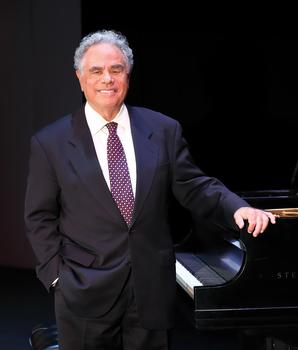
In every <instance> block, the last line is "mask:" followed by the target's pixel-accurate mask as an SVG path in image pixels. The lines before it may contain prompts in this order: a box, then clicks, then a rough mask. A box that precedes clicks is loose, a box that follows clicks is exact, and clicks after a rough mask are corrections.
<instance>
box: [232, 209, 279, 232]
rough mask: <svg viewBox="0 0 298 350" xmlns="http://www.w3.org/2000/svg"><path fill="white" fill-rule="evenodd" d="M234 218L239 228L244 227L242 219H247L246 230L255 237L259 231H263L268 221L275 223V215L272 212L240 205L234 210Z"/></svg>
mask: <svg viewBox="0 0 298 350" xmlns="http://www.w3.org/2000/svg"><path fill="white" fill-rule="evenodd" d="M234 219H235V222H236V224H237V226H238V227H239V228H240V229H242V228H243V227H244V220H247V221H248V228H247V231H248V232H249V233H251V234H252V235H253V236H254V237H257V236H258V235H259V234H260V233H262V232H264V230H265V229H266V228H267V226H268V224H269V221H270V222H271V224H275V223H276V220H275V216H274V215H273V214H272V213H270V212H267V211H264V210H261V209H256V208H251V207H242V208H239V209H238V210H236V212H235V214H234Z"/></svg>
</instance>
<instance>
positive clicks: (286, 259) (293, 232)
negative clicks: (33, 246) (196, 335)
mask: <svg viewBox="0 0 298 350" xmlns="http://www.w3.org/2000/svg"><path fill="white" fill-rule="evenodd" d="M241 195H242V196H243V197H244V198H246V199H247V201H248V202H250V203H251V204H252V205H254V206H257V207H260V208H263V209H266V208H270V209H272V208H288V207H293V208H297V207H298V195H297V191H255V192H249V193H242V194H241ZM277 203H278V205H277ZM297 247H298V216H295V215H293V211H290V216H289V217H281V218H278V220H277V224H276V225H270V226H269V227H268V229H267V230H266V232H265V233H263V234H262V235H260V236H258V237H257V238H254V237H252V236H251V235H249V234H248V233H247V232H246V230H241V232H240V237H238V239H237V233H236V232H229V231H226V230H225V229H223V228H218V227H210V225H205V224H204V223H197V225H196V227H195V228H194V230H193V232H192V234H190V235H189V237H188V238H187V239H186V240H185V241H184V242H183V243H182V244H180V245H178V246H177V253H176V258H177V263H176V266H177V282H178V284H179V285H180V286H181V288H180V289H181V290H182V293H181V291H180V293H179V295H180V296H181V295H183V294H185V295H183V297H182V299H183V300H182V299H180V301H179V302H181V303H182V304H181V305H183V306H182V307H183V308H186V309H188V311H186V310H184V311H186V313H188V316H190V315H191V316H190V317H193V322H194V325H195V327H196V328H198V329H216V328H218V329H221V328H237V327H238V328H254V327H285V326H286V327H287V326H296V325H298V254H297ZM181 269H182V270H181ZM185 271H186V273H189V274H190V275H191V276H192V277H193V278H191V279H190V280H188V278H189V276H186V275H184V272H185ZM196 280H197V283H195V281H196ZM196 284H197V285H196ZM183 292H184V293H183ZM185 292H186V293H185ZM181 305H180V306H181ZM191 309H192V310H191Z"/></svg>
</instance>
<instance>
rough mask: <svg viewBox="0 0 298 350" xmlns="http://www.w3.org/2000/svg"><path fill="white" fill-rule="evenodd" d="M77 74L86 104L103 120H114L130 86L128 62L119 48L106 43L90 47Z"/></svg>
mask: <svg viewBox="0 0 298 350" xmlns="http://www.w3.org/2000/svg"><path fill="white" fill-rule="evenodd" d="M76 74H77V77H78V79H79V81H80V85H81V89H82V91H83V92H84V94H85V97H86V100H87V101H88V102H89V104H90V105H91V106H92V107H93V108H94V109H95V110H96V111H97V112H98V113H99V114H101V115H102V116H103V117H104V118H105V119H107V120H111V119H113V118H114V117H115V115H116V114H117V113H118V111H119V109H120V107H121V105H122V103H123V101H124V99H125V97H126V94H127V91H128V87H129V71H128V66H127V62H126V60H125V58H124V56H123V54H122V52H121V51H120V50H119V49H118V47H116V46H114V45H111V44H107V43H101V44H96V45H94V46H91V47H90V48H89V49H88V50H87V52H86V53H85V56H84V57H83V60H82V64H81V70H77V71H76Z"/></svg>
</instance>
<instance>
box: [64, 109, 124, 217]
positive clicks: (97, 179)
mask: <svg viewBox="0 0 298 350" xmlns="http://www.w3.org/2000/svg"><path fill="white" fill-rule="evenodd" d="M72 122H73V130H72V135H71V136H70V138H69V141H68V143H69V147H68V151H69V153H68V156H69V159H70V161H71V164H72V166H73V168H74V170H75V172H76V174H77V175H78V177H79V178H80V180H81V181H82V183H83V184H84V186H85V188H86V189H87V191H89V193H90V194H91V195H92V196H94V197H95V199H96V200H97V201H98V202H99V203H100V205H101V206H102V207H104V208H105V209H106V210H107V211H108V212H109V213H110V215H112V216H115V215H116V216H119V215H120V217H121V218H122V216H121V214H120V212H119V210H118V208H117V206H116V204H115V202H114V199H113V197H112V195H111V192H110V190H109V187H108V185H107V183H106V181H105V179H104V176H103V173H102V170H101V168H100V165H99V162H98V159H97V156H96V151H95V148H94V144H93V140H92V136H91V133H90V131H89V127H88V124H87V121H86V117H85V113H84V111H83V109H80V110H79V111H78V112H77V113H75V114H74V116H73V120H72Z"/></svg>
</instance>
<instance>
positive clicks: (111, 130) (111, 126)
mask: <svg viewBox="0 0 298 350" xmlns="http://www.w3.org/2000/svg"><path fill="white" fill-rule="evenodd" d="M117 126H118V124H117V123H115V122H111V123H108V124H106V127H107V128H108V130H109V134H116V133H117Z"/></svg>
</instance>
